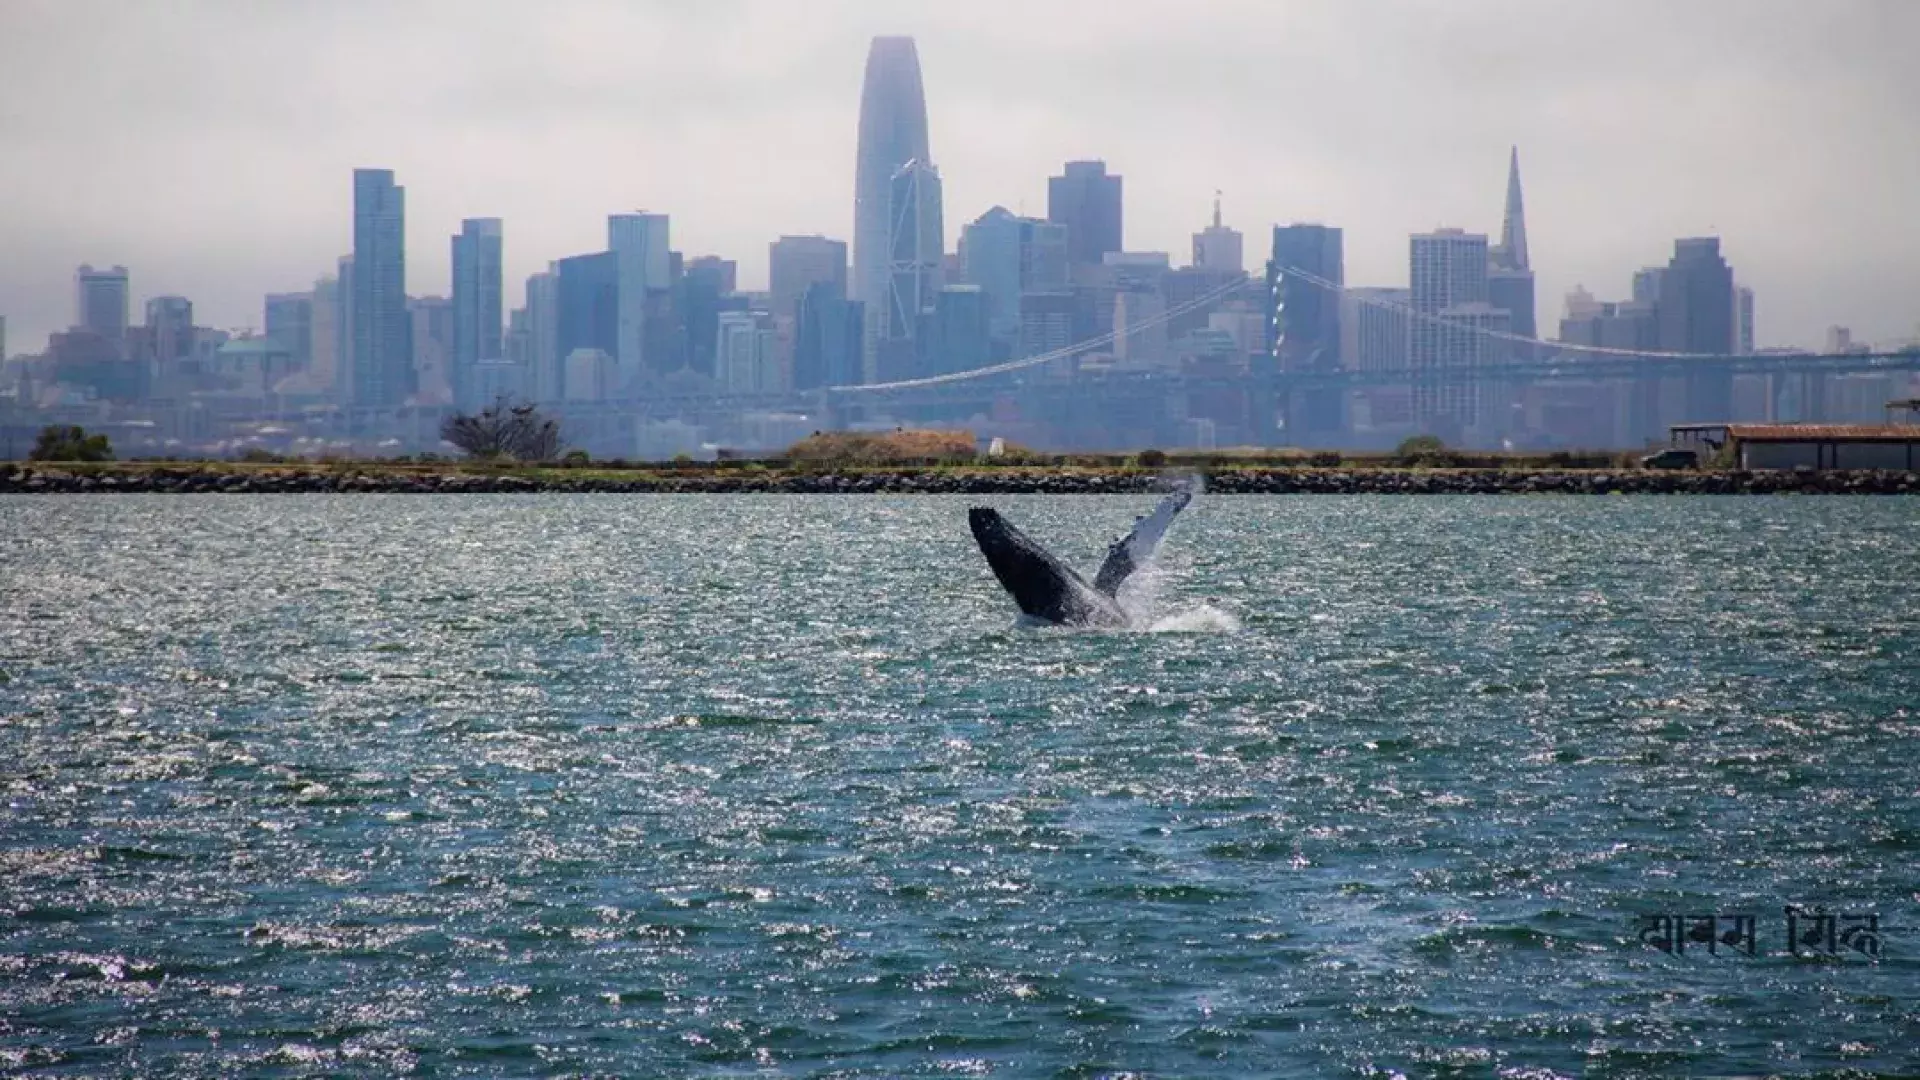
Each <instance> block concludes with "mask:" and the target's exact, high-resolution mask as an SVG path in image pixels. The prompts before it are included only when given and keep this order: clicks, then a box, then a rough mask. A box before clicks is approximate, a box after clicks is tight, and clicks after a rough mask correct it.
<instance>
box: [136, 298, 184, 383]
mask: <svg viewBox="0 0 1920 1080" xmlns="http://www.w3.org/2000/svg"><path fill="white" fill-rule="evenodd" d="M144 338H145V343H146V347H147V357H148V359H149V360H150V361H151V362H152V363H153V365H154V367H155V372H154V373H155V374H159V373H160V372H164V371H170V370H172V369H174V368H176V367H177V366H178V365H179V363H180V361H182V360H184V359H186V358H187V357H188V356H190V355H192V353H193V301H191V300H188V299H187V298H186V297H184V296H156V297H154V298H153V299H151V300H148V301H147V324H146V328H145V334H144Z"/></svg>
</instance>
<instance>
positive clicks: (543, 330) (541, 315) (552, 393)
mask: <svg viewBox="0 0 1920 1080" xmlns="http://www.w3.org/2000/svg"><path fill="white" fill-rule="evenodd" d="M526 312H527V394H528V395H529V396H530V397H532V398H533V400H535V401H559V400H560V399H561V398H562V397H563V396H564V395H563V394H562V393H561V390H560V387H561V384H562V382H563V381H564V374H565V373H564V372H563V371H562V369H561V365H560V361H561V358H562V357H563V356H564V355H565V354H564V353H562V352H561V351H560V269H559V264H557V263H549V264H548V265H547V269H546V271H545V272H543V273H539V274H534V275H532V276H531V277H529V278H527V307H526Z"/></svg>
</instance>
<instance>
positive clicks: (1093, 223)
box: [1047, 161, 1126, 266]
mask: <svg viewBox="0 0 1920 1080" xmlns="http://www.w3.org/2000/svg"><path fill="white" fill-rule="evenodd" d="M1121 197H1122V189H1121V183H1120V177H1118V176H1113V175H1109V174H1108V172H1107V163H1106V162H1104V161H1069V162H1067V165H1066V168H1064V169H1063V170H1061V173H1060V175H1059V176H1053V177H1049V178H1048V179H1047V220H1048V221H1052V222H1055V223H1057V224H1060V225H1065V226H1066V227H1067V259H1068V261H1069V262H1070V263H1071V264H1072V265H1073V266H1099V265H1100V264H1101V260H1102V259H1103V258H1104V257H1105V256H1106V254H1107V253H1108V252H1111V251H1125V250H1126V247H1125V245H1124V244H1123V243H1122V242H1121V241H1122V225H1123V219H1122V209H1121V205H1122V198H1121Z"/></svg>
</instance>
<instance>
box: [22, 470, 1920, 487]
mask: <svg viewBox="0 0 1920 1080" xmlns="http://www.w3.org/2000/svg"><path fill="white" fill-rule="evenodd" d="M1159 483H1160V480H1159V476H1158V475H1157V474H1156V473H1154V472H1150V471H1145V470H1131V469H1115V470H1105V471H1103V470H1097V469H1053V468H987V469H978V470H968V469H956V470H944V469H878V470H865V469H863V470H848V471H843V472H836V471H789V470H768V469H737V468H707V469H698V470H680V469H665V470H661V471H658V472H640V471H634V472H631V473H621V472H592V473H589V472H576V471H571V470H540V471H525V472H504V471H503V472H477V471H476V472H428V471H406V470H400V469H382V468H379V467H377V466H374V467H357V468H356V467H328V468H312V469H301V468H290V469H289V468H281V469H271V470H264V469H231V470H228V469H219V468H194V467H179V468H172V467H165V466H155V467H151V468H139V467H135V468H125V467H120V468H105V469H100V468H71V469H70V468H62V467H60V466H57V465H41V464H33V465H15V464H4V463H0V493H32V494H86V493H163V492H167V493H207V494H213V493H228V494H299V493H312V494H320V493H337V492H368V493H389V494H423V495H424V494H469V493H531V492H561V493H628V494H644V493H658V494H674V493H682V494H736V493H738V494H745V493H779V494H825V495H832V494H880V493H893V494H934V495H1011V494H1046V495H1098V494H1120V493H1130V492H1144V491H1151V490H1154V489H1155V488H1156V487H1157V486H1159ZM1207 490H1208V491H1209V492H1212V493H1215V494H1271V495H1288V494H1329V495H1359V494H1395V495H1495V494H1503V495H1524V494H1541V495H1545V494H1567V495H1636V494H1666V495H1772V494H1836V495H1839V494H1858V495H1900V494H1920V474H1916V473H1910V472H1814V471H1812V470H1799V471H1793V472H1731V471H1729V472H1694V471H1671V472H1667V471H1653V470H1623V471H1618V472H1599V471H1582V470H1560V471H1556V470H1521V469H1484V470H1474V469H1460V470H1443V469H1222V470H1217V471H1213V472H1210V473H1209V474H1208V477H1207Z"/></svg>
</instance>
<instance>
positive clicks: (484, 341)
mask: <svg viewBox="0 0 1920 1080" xmlns="http://www.w3.org/2000/svg"><path fill="white" fill-rule="evenodd" d="M502 240H503V238H502V230H501V225H500V219H499V218H467V219H466V220H464V221H462V222H461V223H460V231H459V232H458V233H457V234H455V235H454V237H453V356H452V360H451V363H450V365H449V366H448V369H447V381H448V384H449V386H450V388H451V390H452V393H453V401H454V404H455V405H456V406H457V407H459V408H461V409H471V408H474V407H475V406H476V405H477V404H484V399H482V398H481V397H480V396H479V395H478V393H477V392H476V388H475V387H474V385H473V384H472V382H471V379H470V378H469V376H470V374H471V373H472V371H473V369H474V368H476V367H478V366H479V365H480V364H482V363H485V362H492V361H498V360H500V359H501V358H502V357H504V356H505V347H504V342H503V341H502V338H501V329H502V320H501V308H502V306H503V304H504V293H505V291H506V284H505V275H504V265H503V257H504V252H503V250H502V247H503V244H502Z"/></svg>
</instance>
